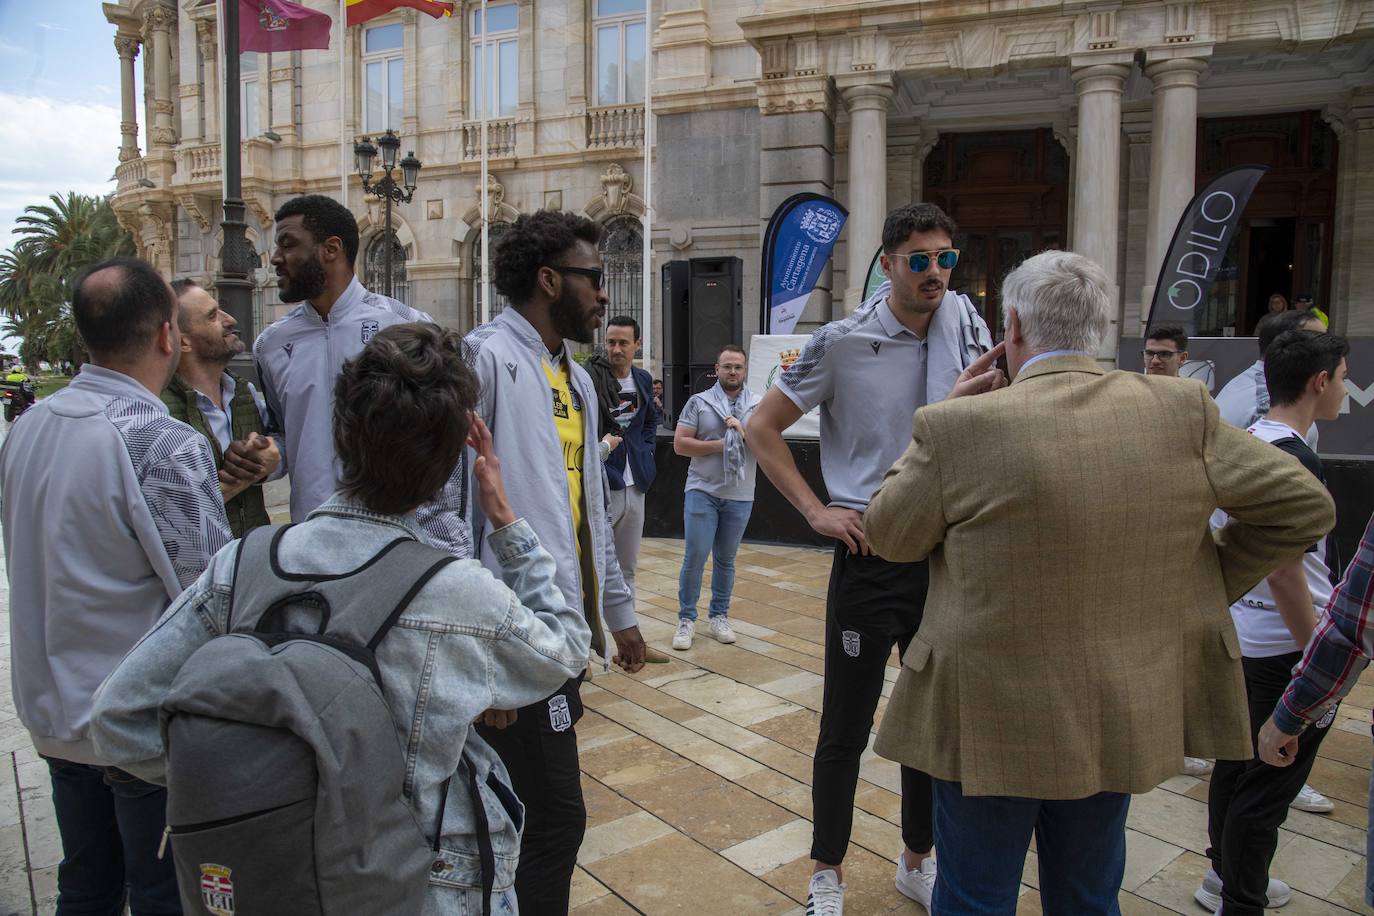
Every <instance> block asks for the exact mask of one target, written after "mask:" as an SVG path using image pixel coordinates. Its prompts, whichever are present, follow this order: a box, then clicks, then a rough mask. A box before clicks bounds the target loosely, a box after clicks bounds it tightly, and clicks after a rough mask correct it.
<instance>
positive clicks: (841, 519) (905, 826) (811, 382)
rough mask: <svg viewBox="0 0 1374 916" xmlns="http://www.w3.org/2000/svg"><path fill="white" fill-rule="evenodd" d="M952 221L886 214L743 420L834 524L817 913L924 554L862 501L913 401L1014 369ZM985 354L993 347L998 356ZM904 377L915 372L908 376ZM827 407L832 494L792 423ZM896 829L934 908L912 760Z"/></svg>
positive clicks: (794, 487)
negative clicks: (844, 282) (804, 458)
mask: <svg viewBox="0 0 1374 916" xmlns="http://www.w3.org/2000/svg"><path fill="white" fill-rule="evenodd" d="M954 231H955V227H954V221H953V220H951V219H950V218H949V217H948V216H946V215H945V213H944V212H943V211H941V210H940V208H939V207H936V206H934V205H933V204H926V203H920V204H911V205H909V206H904V207H899V208H897V209H896V210H893V211H892V212H891V213H889V214H888V216H887V219H886V221H885V222H884V224H883V254H882V268H883V273H884V274H886V276H887V278H888V280H887V282H885V283H884V284H883V285H882V286H880V287H879V288H878V291H877V292H876V293H874V294H873V296H871V297H870V298H869V299H868V301H867V302H864V303H863V304H862V305H861V306H859V308H858V309H857V310H856V311H855V312H854V314H852V315H850V316H849V317H847V318H842V319H840V320H838V321H832V322H830V323H829V324H827V325H825V326H824V327H822V328H820V329H819V330H817V331H816V332H815V333H814V334H813V335H812V336H811V340H810V341H809V342H808V343H807V345H806V347H805V349H804V350H803V351H802V354H801V356H800V358H798V359H797V361H796V362H795V363H793V364H792V367H791V368H790V369H788V370H787V372H785V373H784V374H783V376H782V379H781V380H780V381H779V382H778V384H777V385H775V386H773V387H772V388H771V389H769V391H768V393H767V394H765V395H764V396H763V400H762V401H761V402H760V403H759V406H758V407H757V408H756V409H755V411H754V416H753V419H752V420H751V421H750V424H749V447H750V448H751V449H752V450H753V452H754V456H755V457H756V458H757V459H758V464H759V467H760V468H762V469H763V471H764V473H765V474H767V475H768V479H769V480H771V481H772V482H773V485H774V486H775V487H777V488H778V490H779V492H781V493H782V494H783V495H784V496H786V497H787V499H788V501H789V502H791V503H792V505H793V506H795V507H796V509H797V511H798V512H801V513H802V515H803V516H804V517H805V518H806V520H807V522H808V523H809V524H810V525H811V527H812V528H814V529H815V530H816V531H817V532H818V533H820V534H823V535H825V536H827V537H832V538H834V539H835V557H834V563H833V565H832V568H831V572H830V589H829V595H828V597H827V599H826V615H825V688H824V692H823V693H822V698H821V725H820V735H819V737H818V739H817V742H816V755H815V763H814V772H813V777H812V789H811V800H812V805H813V810H814V812H815V826H814V830H813V833H812V844H811V858H812V860H813V861H814V866H813V870H812V877H811V886H810V890H809V893H808V898H807V902H808V909H807V912H808V913H812V912H814V913H815V914H816V916H821V914H824V916H840V914H841V913H843V911H844V892H845V887H846V886H845V885H844V884H843V883H842V881H843V878H842V873H841V868H840V866H841V863H842V862H843V860H844V855H845V852H846V850H847V849H848V847H849V836H850V831H851V829H852V827H853V820H854V791H855V788H856V787H857V784H858V778H859V758H860V756H861V755H862V754H863V752H864V750H865V749H866V748H867V747H868V738H869V732H870V730H871V729H872V727H873V715H874V712H875V711H876V710H877V705H878V698H879V695H880V692H881V690H882V687H883V672H884V670H885V669H886V667H887V660H888V658H889V657H890V656H891V655H892V646H893V644H894V643H895V644H896V645H897V647H898V648H899V650H901V651H902V652H905V651H906V648H907V645H908V644H909V643H910V642H911V640H912V637H913V636H915V634H916V630H917V628H918V627H919V626H920V625H921V614H922V611H923V609H924V607H925V594H926V585H927V582H928V578H929V575H928V571H927V565H926V563H925V562H924V561H922V562H917V563H895V562H890V561H888V560H885V559H883V558H882V557H880V556H877V555H876V554H874V552H873V550H872V549H871V548H870V547H869V545H868V542H867V540H866V539H865V537H864V529H863V511H864V509H865V508H866V507H867V506H868V501H869V499H870V498H871V497H872V495H873V492H874V490H876V489H877V488H878V484H879V483H880V482H881V481H882V479H883V474H884V473H886V471H887V469H888V468H889V467H891V466H892V463H893V461H895V460H896V459H897V458H898V457H899V456H900V455H901V454H902V451H903V449H905V448H906V445H907V442H908V441H909V439H910V430H911V418H912V414H914V413H915V412H916V410H917V408H919V407H922V406H924V405H926V404H928V403H933V402H936V401H940V400H943V399H944V398H946V397H947V396H949V395H950V394H951V392H954V391H957V392H958V393H963V392H965V391H968V392H970V393H972V392H973V391H980V390H986V389H990V388H992V387H996V386H997V385H999V384H1006V379H1005V378H1004V377H1002V375H1001V373H1000V372H999V371H998V370H997V369H995V368H990V366H991V361H992V360H991V358H987V357H985V358H983V359H982V360H981V361H979V362H978V363H977V365H976V367H975V368H973V369H972V371H966V370H970V369H971V366H972V365H973V364H974V361H975V360H978V359H979V357H980V355H982V354H984V353H986V351H988V350H989V349H990V347H991V346H992V335H991V334H990V333H989V331H988V327H987V324H986V323H984V321H983V319H982V318H981V317H979V315H978V314H977V312H976V311H975V310H974V309H973V307H972V305H971V304H970V303H969V302H968V300H967V299H965V298H964V297H962V296H959V295H957V294H955V293H953V292H951V291H950V290H949V278H950V273H951V272H952V271H953V270H954V266H955V264H957V263H958V261H959V251H958V249H956V248H954V247H952V246H953V244H954V242H953V235H954ZM989 356H990V355H989ZM903 380H905V381H903ZM817 406H819V407H820V411H821V474H822V476H823V478H824V480H825V487H826V490H827V492H828V494H829V498H830V502H829V505H826V504H824V503H822V502H821V500H820V498H819V497H818V496H817V495H816V494H815V493H814V492H813V491H812V490H811V487H810V486H809V485H808V484H807V483H806V480H805V479H804V478H803V477H802V475H801V473H800V472H799V471H798V470H797V464H796V460H795V459H794V458H793V456H792V452H791V450H790V449H789V448H788V446H787V443H786V442H785V441H784V440H783V431H784V430H786V429H787V428H788V427H790V426H791V425H792V424H793V423H795V422H796V421H797V420H798V419H800V418H801V416H802V415H803V414H804V413H806V412H807V411H809V410H811V409H812V408H813V407H817ZM902 839H903V841H904V843H905V845H906V848H905V850H903V852H902V853H901V855H900V856H899V857H898V859H897V877H896V883H897V889H898V890H899V891H901V892H902V893H903V894H904V895H906V896H907V897H910V898H911V899H913V900H916V901H917V902H919V903H921V904H922V905H923V906H925V907H926V908H927V909H929V908H930V901H931V895H932V893H933V891H934V887H935V860H934V858H933V857H932V856H931V851H932V848H933V846H934V833H933V827H932V822H931V782H930V777H929V776H928V775H926V774H925V773H921V772H919V771H917V770H914V769H911V768H908V767H903V768H902Z"/></svg>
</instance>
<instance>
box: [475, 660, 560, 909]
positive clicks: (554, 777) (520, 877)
mask: <svg viewBox="0 0 1374 916" xmlns="http://www.w3.org/2000/svg"><path fill="white" fill-rule="evenodd" d="M580 684H581V678H574V679H573V680H570V681H568V682H567V683H566V684H564V685H563V686H562V688H560V689H559V691H558V692H557V693H555V694H554V695H553V696H551V697H549V698H547V699H544V700H540V701H539V702H538V703H535V704H533V705H531V706H526V707H525V708H524V709H521V710H520V712H519V715H518V716H517V717H516V720H515V724H514V725H511V726H510V727H509V728H505V729H495V728H487V727H485V726H478V729H477V731H478V733H479V734H481V736H482V738H483V739H484V740H485V741H486V742H487V744H489V745H491V747H492V750H494V751H496V753H497V754H499V755H500V757H501V760H502V761H503V762H504V763H505V764H506V769H507V770H509V771H510V779H511V788H512V789H514V790H515V794H516V795H518V796H519V797H520V801H521V802H523V803H524V805H525V832H524V835H523V836H522V837H521V840H520V865H519V867H517V868H516V870H515V896H516V898H517V899H518V901H519V903H520V912H521V914H522V916H563V914H566V913H567V912H568V896H569V891H570V890H571V888H572V876H573V868H574V867H575V866H576V865H577V850H578V849H579V848H581V846H582V835H583V834H584V833H585V832H586V830H587V806H586V804H585V803H584V802H583V800H582V772H581V769H580V767H579V765H578V760H577V731H576V729H575V728H574V727H573V726H574V725H575V724H576V723H577V720H578V719H581V718H582V698H581V695H580V693H579V692H578V688H579V686H580Z"/></svg>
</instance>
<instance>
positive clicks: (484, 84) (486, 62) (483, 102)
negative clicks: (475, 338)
mask: <svg viewBox="0 0 1374 916" xmlns="http://www.w3.org/2000/svg"><path fill="white" fill-rule="evenodd" d="M492 69H493V68H492V66H491V44H490V42H489V41H488V38H487V0H482V66H481V76H480V81H479V82H478V87H479V90H480V91H479V92H478V94H477V95H478V105H479V106H480V109H481V114H482V140H481V143H482V177H481V182H482V324H486V323H487V322H488V321H490V320H491V251H490V249H489V247H488V246H489V245H490V243H491V233H490V231H489V226H490V222H491V221H490V219H488V216H489V214H488V213H487V206H488V199H487V183H488V177H487V108H488V106H489V105H490V104H491V71H492Z"/></svg>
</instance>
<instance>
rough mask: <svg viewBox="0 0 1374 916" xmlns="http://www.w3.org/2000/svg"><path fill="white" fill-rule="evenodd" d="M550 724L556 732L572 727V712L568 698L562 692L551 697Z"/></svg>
mask: <svg viewBox="0 0 1374 916" xmlns="http://www.w3.org/2000/svg"><path fill="white" fill-rule="evenodd" d="M549 725H550V726H551V727H552V728H553V730H554V731H556V732H565V731H567V730H568V729H570V728H572V712H571V711H570V710H569V709H568V698H567V697H565V696H562V695H561V694H560V695H559V696H556V697H551V698H550V699H549Z"/></svg>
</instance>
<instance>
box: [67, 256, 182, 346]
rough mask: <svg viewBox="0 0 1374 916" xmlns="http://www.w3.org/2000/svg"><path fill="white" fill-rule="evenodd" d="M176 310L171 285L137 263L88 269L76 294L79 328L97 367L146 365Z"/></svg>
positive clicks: (74, 310)
mask: <svg viewBox="0 0 1374 916" xmlns="http://www.w3.org/2000/svg"><path fill="white" fill-rule="evenodd" d="M176 307H177V304H176V297H175V296H174V295H173V294H172V288H171V287H170V286H168V285H167V281H166V280H164V279H162V276H161V275H160V274H159V273H158V272H157V271H156V270H154V269H153V267H152V265H150V264H148V263H147V262H146V261H140V260H139V259H138V258H111V259H110V260H108V261H101V262H100V263H99V264H95V265H93V266H91V267H89V268H87V269H86V270H85V271H83V272H82V273H81V274H80V275H79V276H78V277H77V279H76V283H75V288H74V290H73V292H72V316H73V317H74V318H75V319H76V328H77V330H78V331H80V332H81V338H82V340H84V341H85V343H86V349H87V350H89V351H90V354H91V359H92V360H93V361H94V362H95V363H96V364H98V365H101V364H115V365H132V364H134V363H137V362H139V361H140V360H142V359H143V358H144V357H145V356H147V355H148V354H149V352H150V350H152V349H153V348H154V347H155V346H156V344H157V342H158V339H159V336H160V334H162V328H163V325H165V324H169V323H171V324H174V323H175V320H176V314H175V310H176Z"/></svg>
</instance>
